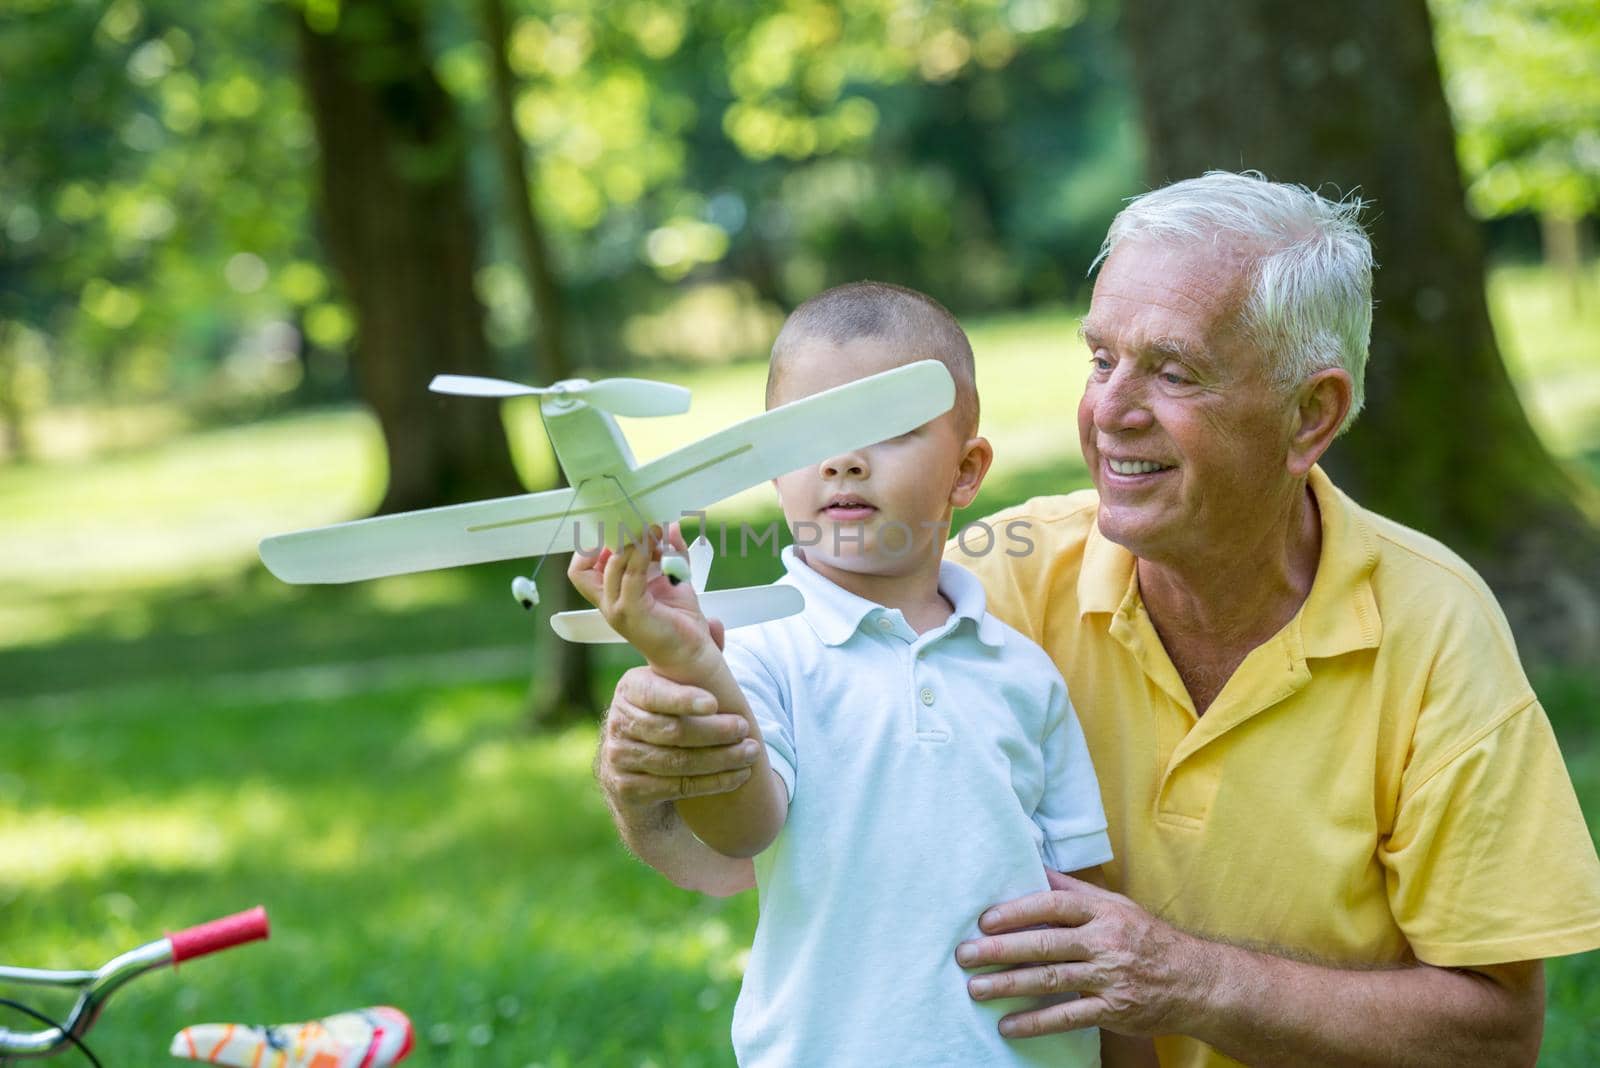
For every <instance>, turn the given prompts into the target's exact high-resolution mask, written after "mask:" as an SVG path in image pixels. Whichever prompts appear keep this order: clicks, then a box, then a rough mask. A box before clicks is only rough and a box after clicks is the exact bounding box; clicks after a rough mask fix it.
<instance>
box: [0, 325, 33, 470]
mask: <svg viewBox="0 0 1600 1068" xmlns="http://www.w3.org/2000/svg"><path fill="white" fill-rule="evenodd" d="M18 332H19V331H18V330H17V328H16V327H14V326H12V325H11V324H9V323H7V322H5V321H3V320H0V428H3V434H4V438H3V441H0V461H9V462H10V463H14V464H23V463H27V462H28V460H29V459H30V453H29V450H28V433H27V431H26V430H25V429H24V423H25V422H26V421H27V403H26V402H25V401H24V400H23V398H22V391H21V388H20V387H21V384H22V383H21V377H22V373H21V369H20V367H19V366H18V364H19V361H18V359H17V350H16V336H17V334H18Z"/></svg>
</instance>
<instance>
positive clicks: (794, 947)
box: [727, 548, 1111, 1068]
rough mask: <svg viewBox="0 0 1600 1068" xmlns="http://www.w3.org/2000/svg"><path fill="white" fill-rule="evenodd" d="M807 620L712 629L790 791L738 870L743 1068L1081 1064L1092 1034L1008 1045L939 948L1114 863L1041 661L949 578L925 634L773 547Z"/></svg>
mask: <svg viewBox="0 0 1600 1068" xmlns="http://www.w3.org/2000/svg"><path fill="white" fill-rule="evenodd" d="M783 562H784V566H785V567H786V568H787V569H788V574H787V575H786V576H785V577H784V578H783V579H781V580H780V581H781V582H786V583H789V584H790V585H793V586H797V587H799V589H800V590H801V592H803V593H804V594H805V598H806V608H805V611H804V612H802V613H801V614H799V615H796V616H790V617H788V618H786V619H780V620H776V621H774V622H771V623H766V624H762V625H760V626H754V627H746V628H742V629H740V630H736V631H732V632H730V633H729V635H728V648H727V658H728V663H729V665H730V666H731V668H732V669H733V674H734V677H735V678H736V679H737V680H738V682H739V685H740V687H741V688H742V689H743V691H744V694H745V696H746V697H747V698H748V699H749V701H750V705H751V708H752V709H753V710H754V712H755V716H756V719H757V722H758V723H759V724H760V727H761V733H762V735H763V737H764V739H765V741H766V745H767V752H768V754H769V756H770V757H771V760H772V765H773V767H774V768H776V769H777V772H778V774H779V775H780V776H781V777H782V778H783V781H784V783H785V784H786V785H787V787H788V790H789V799H790V800H789V814H788V820H787V822H786V823H785V824H784V828H783V830H782V832H781V833H780V834H779V835H778V838H777V840H776V841H774V842H773V844H772V845H771V846H770V847H769V848H768V849H767V850H766V851H765V852H763V853H762V854H761V855H760V856H758V857H756V859H755V867H756V881H757V887H758V894H759V896H760V905H761V916H760V921H759V923H758V925H757V928H756V937H755V945H754V946H753V947H752V949H751V954H750V964H749V967H748V968H747V969H746V972H745V977H744V985H743V987H742V988H741V990H740V992H739V1001H738V1004H737V1006H736V1008H735V1010H734V1019H733V1043H734V1049H735V1052H736V1053H737V1054H738V1058H739V1063H740V1064H741V1065H744V1066H745V1068H756V1066H759V1068H769V1066H780V1065H781V1066H793V1068H818V1066H826V1065H835V1064H837V1065H873V1066H875V1068H893V1066H896V1065H903V1066H907V1068H911V1066H917V1068H922V1066H927V1065H977V1064H1029V1065H1031V1064H1038V1065H1051V1066H1052V1068H1060V1066H1062V1065H1079V1064H1094V1063H1096V1062H1097V1051H1098V1040H1097V1037H1096V1035H1095V1033H1094V1032H1093V1031H1080V1032H1076V1033H1074V1034H1070V1035H1056V1036H1050V1037H1047V1038H1034V1039H1023V1040H1008V1039H1005V1038H1002V1037H1001V1036H1000V1033H999V1031H998V1030H997V1025H998V1023H999V1020H1000V1017H1001V1016H1003V1015H1005V1014H1006V1013H1008V1012H1013V1011H1018V1010H1019V1009H1022V1008H1026V1007H1029V1006H1028V1005H1027V1004H1026V1003H1025V1002H1024V1001H1023V1000H1022V999H1014V1000H1011V1001H1007V1002H1003V1003H1002V1002H984V1003H979V1002H975V1001H973V1000H972V999H971V998H970V997H969V996H968V995H967V989H966V979H967V973H966V972H965V971H964V970H963V969H961V968H960V967H958V966H957V965H956V963H955V949H956V945H957V944H958V943H960V942H961V941H963V940H964V939H967V938H970V937H973V936H975V935H976V934H978V928H977V919H978V916H979V914H981V913H982V911H983V910H984V909H985V908H986V907H988V906H989V905H992V904H995V903H996V902H1000V901H1006V900H1009V899H1011V898H1015V897H1019V896H1021V895H1023V894H1028V893H1032V892H1034V891H1038V890H1044V889H1046V888H1047V885H1048V884H1047V883H1046V881H1045V876H1044V866H1045V865H1047V864H1048V865H1050V866H1051V867H1053V868H1056V869H1058V870H1062V871H1076V870H1079V869H1082V868H1090V867H1094V866H1095V865H1098V864H1103V863H1105V862H1106V861H1108V860H1110V859H1111V846H1110V841H1109V839H1108V838H1107V836H1106V818H1105V813H1104V812H1103V811H1102V809H1101V806H1100V791H1099V787H1098V785H1097V783H1096V781H1095V776H1094V768H1093V766H1092V765H1091V764H1090V762H1089V754H1088V750H1087V749H1086V748H1085V746H1084V741H1083V731H1082V729H1081V728H1080V727H1079V726H1078V719H1077V716H1076V715H1075V714H1074V713H1073V711H1072V706H1071V704H1070V703H1069V702H1068V700H1067V690H1066V686H1065V684H1064V683H1063V682H1062V680H1061V675H1060V674H1059V673H1058V672H1057V671H1056V669H1055V666H1054V665H1053V664H1052V663H1051V661H1050V658H1049V657H1048V656H1046V655H1045V653H1044V652H1043V650H1041V649H1040V648H1039V647H1038V646H1037V645H1034V644H1033V643H1032V642H1031V641H1029V640H1028V639H1027V638H1024V637H1023V636H1022V635H1021V634H1019V633H1018V632H1016V631H1015V630H1012V629H1011V628H1010V627H1008V626H1006V625H1005V624H1004V623H1001V622H1000V621H999V620H998V619H996V618H994V617H993V616H991V615H989V614H988V612H987V611H986V610H985V600H984V593H983V587H982V586H981V585H979V583H978V580H977V579H976V578H974V577H973V575H972V574H971V573H970V572H968V571H966V570H965V569H964V568H961V567H960V566H958V565H955V564H951V563H945V564H943V565H942V566H941V568H940V571H939V589H940V592H941V593H943V594H944V596H945V598H946V599H948V600H949V601H950V603H951V604H952V605H954V606H955V611H954V612H953V613H952V614H951V616H950V619H949V620H948V621H947V622H946V623H945V624H944V625H943V626H941V627H938V628H936V629H934V630H930V631H928V632H927V633H926V634H923V635H921V636H919V635H917V633H916V632H915V631H913V630H912V629H911V627H910V626H909V625H908V624H907V623H906V621H905V618H904V617H903V616H902V615H901V614H900V612H899V611H897V610H894V609H885V608H883V607H882V606H881V605H878V604H874V603H873V602H871V601H868V600H865V599H863V598H861V597H857V596H856V595H854V594H852V593H849V592H848V591H846V590H843V589H841V588H839V587H838V586H835V585H834V584H833V583H832V582H829V581H828V580H827V579H825V578H823V577H822V576H821V575H819V574H818V573H817V572H815V571H813V570H811V568H810V567H808V566H807V565H806V564H805V563H804V562H803V561H802V560H801V559H800V558H799V557H798V556H797V555H796V554H795V550H794V549H793V548H788V549H785V550H784V554H783Z"/></svg>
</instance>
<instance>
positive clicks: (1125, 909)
mask: <svg viewBox="0 0 1600 1068" xmlns="http://www.w3.org/2000/svg"><path fill="white" fill-rule="evenodd" d="M1049 878H1050V886H1051V889H1050V890H1045V891H1041V892H1039V893H1037V894H1029V895H1027V896H1026V897H1020V898H1018V899H1016V900H1015V901H1008V902H1006V903H1004V904H1001V905H996V906H994V907H993V908H991V909H989V910H988V911H987V912H985V913H984V914H983V916H982V918H981V919H980V920H979V921H978V926H979V927H980V928H981V929H982V930H983V931H984V933H985V935H986V936H987V937H983V938H975V939H972V940H971V941H967V942H963V943H962V944H961V945H960V946H958V947H957V948H956V960H957V962H958V963H960V964H961V965H962V966H963V967H977V966H979V965H992V964H1011V965H1016V967H1013V968H1011V969H1009V970H1006V971H1000V972H992V973H988V974H985V975H976V976H973V977H972V978H970V979H968V980H967V990H968V992H969V993H970V994H971V995H972V997H973V998H975V999H977V1000H979V1001H987V1000H989V999H991V998H1003V997H1019V996H1033V995H1050V994H1064V993H1077V994H1080V995H1082V996H1081V997H1079V998H1078V999H1076V1000H1074V1001H1066V1002H1061V1003H1059V1004H1055V1005H1051V1006H1048V1007H1047V1008H1042V1009H1035V1010H1033V1011H1031V1012H1019V1013H1012V1014H1011V1015H1009V1016H1006V1017H1005V1018H1004V1019H1002V1020H1001V1021H1000V1033H1001V1034H1003V1035H1005V1036H1007V1037H1008V1038H1027V1037H1032V1036H1034V1035H1045V1034H1053V1033H1055V1032H1059V1031H1071V1030H1074V1029H1076V1028H1080V1027H1104V1028H1107V1029H1109V1030H1112V1031H1116V1032H1119V1033H1121V1034H1128V1035H1155V1034H1166V1033H1171V1032H1184V1031H1187V1030H1189V1027H1188V1026H1187V1025H1186V1018H1187V1014H1188V1013H1189V1011H1190V1009H1189V1007H1190V1006H1192V1005H1199V1004H1202V1003H1203V1000H1204V995H1205V990H1206V987H1207V985H1208V983H1209V982H1210V978H1211V977H1210V974H1209V973H1210V971H1211V969H1210V967H1209V965H1208V964H1207V962H1206V959H1205V947H1206V945H1207V943H1205V942H1204V941H1202V940H1201V939H1198V938H1195V937H1194V936H1192V935H1188V934H1185V933H1184V932H1182V931H1179V930H1178V929H1176V928H1174V927H1171V926H1169V925H1168V924H1166V923H1163V922H1162V921H1160V920H1158V919H1156V918H1155V917H1154V916H1151V915H1150V914H1149V913H1148V912H1146V911H1145V910H1144V909H1142V908H1140V907H1139V906H1138V905H1136V904H1134V903H1133V902H1132V901H1130V900H1129V899H1128V898H1126V897H1123V896H1122V895H1121V894H1115V893H1112V892H1111V891H1109V890H1102V889H1100V888H1099V887H1097V886H1093V885H1091V884H1089V883H1086V882H1082V881H1080V880H1078V879H1074V878H1072V877H1070V876H1067V875H1062V874H1060V873H1058V872H1053V871H1052V872H1049Z"/></svg>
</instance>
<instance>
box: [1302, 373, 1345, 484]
mask: <svg viewBox="0 0 1600 1068" xmlns="http://www.w3.org/2000/svg"><path fill="white" fill-rule="evenodd" d="M1353 397H1354V387H1353V386H1352V385H1351V382H1350V373H1349V372H1348V371H1345V370H1344V369H1343V368H1340V367H1330V368H1328V369H1327V370H1323V371H1318V372H1317V373H1316V374H1314V375H1312V376H1311V377H1310V378H1308V379H1306V380H1305V381H1304V382H1302V383H1301V384H1300V388H1299V389H1298V390H1296V391H1295V398H1296V400H1295V410H1294V422H1293V425H1292V428H1291V433H1290V436H1289V455H1288V466H1289V473H1290V474H1291V475H1293V476H1294V477H1296V478H1304V477H1305V476H1306V475H1307V474H1309V473H1310V471H1311V468H1312V465H1313V464H1315V463H1316V462H1317V461H1318V460H1320V459H1322V454H1323V453H1325V452H1327V451H1328V446H1329V445H1332V444H1333V439H1334V438H1336V437H1338V436H1339V430H1340V428H1341V427H1343V426H1344V419H1345V416H1346V415H1348V414H1350V405H1351V403H1352V398H1353Z"/></svg>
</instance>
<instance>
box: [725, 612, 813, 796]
mask: <svg viewBox="0 0 1600 1068" xmlns="http://www.w3.org/2000/svg"><path fill="white" fill-rule="evenodd" d="M723 657H724V658H725V659H726V660H727V662H728V670H729V671H731V672H732V673H733V681H734V682H737V683H738V684H739V689H740V691H741V692H742V693H743V694H744V699H745V700H746V701H748V702H749V703H750V711H751V712H752V713H753V714H754V715H755V718H756V726H757V727H759V728H761V739H762V741H763V742H765V743H766V746H767V759H768V760H770V761H771V762H772V768H773V770H774V771H776V772H777V773H778V777H779V778H780V779H782V780H783V786H784V789H785V790H787V791H788V794H789V800H790V801H793V800H794V782H795V768H796V766H797V763H798V762H797V761H796V759H795V751H794V714H793V710H792V708H791V706H790V704H789V701H788V699H787V695H786V692H785V688H784V687H783V686H782V685H781V684H780V683H779V681H778V679H777V676H776V675H774V674H773V672H772V669H771V668H770V667H769V666H768V665H767V663H766V661H765V660H763V659H762V658H761V656H760V654H759V653H757V652H756V651H755V650H754V649H752V648H750V647H749V646H748V645H746V644H745V643H744V642H742V641H740V640H739V636H738V635H735V634H730V635H729V636H728V641H727V647H726V648H725V649H724V650H723Z"/></svg>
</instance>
